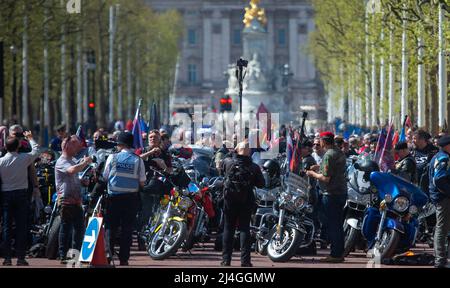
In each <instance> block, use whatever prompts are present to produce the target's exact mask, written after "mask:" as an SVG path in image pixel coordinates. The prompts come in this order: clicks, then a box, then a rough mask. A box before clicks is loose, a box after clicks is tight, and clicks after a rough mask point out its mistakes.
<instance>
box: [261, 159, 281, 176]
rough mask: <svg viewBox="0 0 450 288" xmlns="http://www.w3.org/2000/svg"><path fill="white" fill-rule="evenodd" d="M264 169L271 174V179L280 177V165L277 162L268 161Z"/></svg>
mask: <svg viewBox="0 0 450 288" xmlns="http://www.w3.org/2000/svg"><path fill="white" fill-rule="evenodd" d="M263 169H264V171H267V173H269V176H270V177H279V176H280V164H278V162H277V161H275V160H267V161H266V162H264V165H263Z"/></svg>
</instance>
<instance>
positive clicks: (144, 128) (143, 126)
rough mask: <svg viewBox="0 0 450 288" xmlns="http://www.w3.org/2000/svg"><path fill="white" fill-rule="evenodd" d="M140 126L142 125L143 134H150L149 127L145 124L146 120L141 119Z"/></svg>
mask: <svg viewBox="0 0 450 288" xmlns="http://www.w3.org/2000/svg"><path fill="white" fill-rule="evenodd" d="M139 121H140V124H141V131H142V133H148V126H147V124H146V123H145V121H144V119H142V117H141V118H140V120H139Z"/></svg>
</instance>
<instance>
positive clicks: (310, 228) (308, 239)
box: [258, 174, 315, 262]
mask: <svg viewBox="0 0 450 288" xmlns="http://www.w3.org/2000/svg"><path fill="white" fill-rule="evenodd" d="M287 184H288V185H287V187H283V189H282V190H281V193H280V194H279V196H278V198H277V201H276V202H275V204H274V213H273V214H265V215H264V216H263V217H264V218H265V219H264V220H263V221H268V222H269V223H271V222H272V223H273V222H275V221H276V223H277V224H276V225H274V226H273V227H272V229H271V230H270V231H269V232H268V233H267V234H265V235H261V237H262V239H261V238H260V239H258V240H260V241H264V240H265V239H267V240H268V244H267V254H268V256H269V258H270V259H271V260H272V261H273V262H286V261H288V260H289V259H290V258H291V257H292V256H294V255H295V254H296V252H297V250H298V249H299V248H305V247H308V246H309V245H311V243H312V241H313V237H314V230H315V228H314V223H313V221H312V220H311V218H310V217H309V214H311V213H312V209H313V208H312V206H311V205H310V204H309V201H308V200H309V199H308V198H309V195H308V191H309V184H308V181H307V180H306V179H304V178H302V177H300V176H297V175H294V174H290V175H289V177H288V178H287Z"/></svg>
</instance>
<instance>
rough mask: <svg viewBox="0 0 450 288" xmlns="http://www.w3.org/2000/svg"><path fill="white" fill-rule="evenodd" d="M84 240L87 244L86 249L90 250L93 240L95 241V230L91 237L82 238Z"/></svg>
mask: <svg viewBox="0 0 450 288" xmlns="http://www.w3.org/2000/svg"><path fill="white" fill-rule="evenodd" d="M84 239H85V242H88V243H89V246H88V249H92V246H93V245H94V243H95V240H96V237H95V230H92V235H91V236H89V235H86V236H85V237H84Z"/></svg>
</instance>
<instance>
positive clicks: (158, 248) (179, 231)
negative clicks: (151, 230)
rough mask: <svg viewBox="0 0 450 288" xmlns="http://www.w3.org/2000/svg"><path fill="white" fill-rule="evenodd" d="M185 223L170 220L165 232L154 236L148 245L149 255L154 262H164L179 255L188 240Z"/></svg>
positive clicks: (160, 231) (159, 232)
mask: <svg viewBox="0 0 450 288" xmlns="http://www.w3.org/2000/svg"><path fill="white" fill-rule="evenodd" d="M186 233H187V227H186V223H185V222H180V221H175V220H170V221H169V222H168V223H167V225H166V229H165V231H162V230H159V231H158V232H157V233H155V234H153V235H152V237H151V239H150V241H149V245H148V250H147V251H148V254H149V255H150V257H151V258H152V259H153V260H164V259H167V258H169V257H170V256H172V255H174V254H175V253H177V251H178V249H179V248H180V246H181V244H182V243H183V241H184V240H185V239H186Z"/></svg>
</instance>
